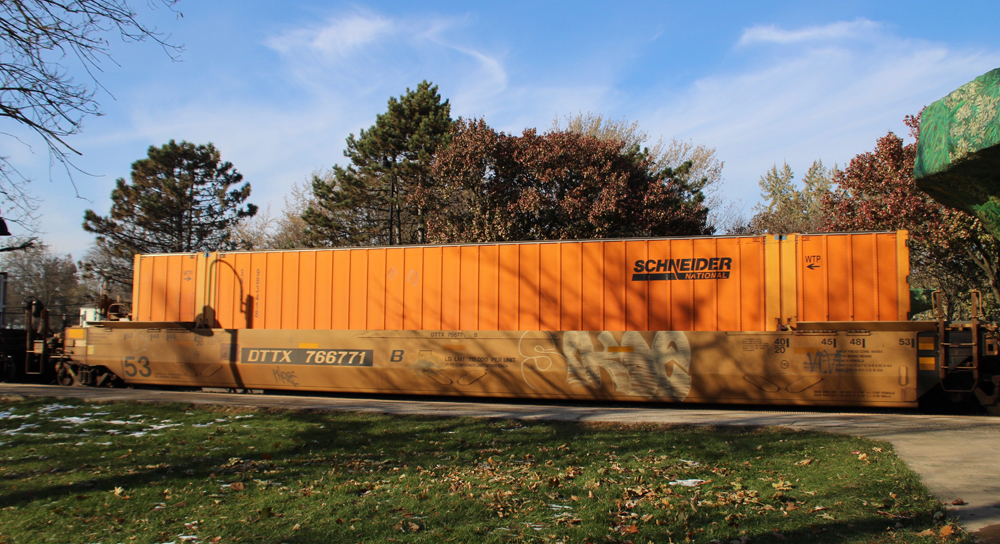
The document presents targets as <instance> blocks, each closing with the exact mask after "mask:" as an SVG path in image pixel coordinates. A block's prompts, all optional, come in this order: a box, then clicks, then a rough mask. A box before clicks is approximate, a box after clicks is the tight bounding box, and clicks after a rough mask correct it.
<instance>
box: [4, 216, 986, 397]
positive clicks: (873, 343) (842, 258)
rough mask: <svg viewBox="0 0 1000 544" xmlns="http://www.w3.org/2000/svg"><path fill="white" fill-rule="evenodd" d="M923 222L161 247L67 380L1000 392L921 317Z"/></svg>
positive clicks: (770, 392) (67, 341)
mask: <svg viewBox="0 0 1000 544" xmlns="http://www.w3.org/2000/svg"><path fill="white" fill-rule="evenodd" d="M907 238H908V235H907V233H906V232H905V231H899V232H884V233H849V234H823V235H786V236H744V237H694V238H659V239H641V240H636V239H629V240H600V241H571V242H565V241H560V242H521V243H497V244H467V245H446V246H418V247H390V248H384V247H383V248H345V249H319V250H290V251H265V252H220V253H191V254H174V255H140V256H137V257H136V262H135V278H134V285H135V290H134V293H133V307H132V308H131V316H130V317H131V320H128V321H125V320H104V321H95V322H89V323H86V324H85V326H80V327H70V328H67V329H65V330H64V331H61V332H59V333H58V334H55V335H52V336H51V337H46V336H47V335H45V334H43V332H42V331H44V329H45V328H46V325H45V315H44V312H42V313H41V315H40V317H38V318H34V317H33V316H32V315H30V313H29V315H28V316H27V318H26V319H27V322H28V324H29V329H30V330H31V331H38V332H29V333H28V334H27V338H26V339H25V342H26V345H27V353H25V354H24V357H23V359H21V360H15V359H13V358H11V359H8V365H11V366H16V367H17V368H16V370H15V371H10V370H8V372H7V374H8V375H18V376H22V377H24V376H29V377H30V376H33V375H34V376H38V377H40V378H47V379H55V380H56V381H57V382H58V383H60V384H63V385H89V386H125V385H127V386H167V387H184V388H199V387H213V388H229V389H234V390H248V389H265V390H279V391H303V392H333V393H337V392H341V393H343V392H359V393H387V394H411V395H445V396H463V397H509V398H537V399H573V400H591V399H592V400H614V401H641V402H688V403H692V402H702V403H737V404H770V405H811V406H867V407H897V408H898V407H904V408H905V407H917V406H919V405H920V404H921V402H922V401H926V400H927V399H931V398H934V399H938V400H940V399H942V398H944V399H951V400H953V401H968V400H976V401H978V402H979V403H981V404H982V405H983V406H984V407H986V409H987V410H988V411H990V412H992V413H998V406H1000V371H998V370H1000V340H998V339H1000V334H998V330H997V327H996V325H994V324H987V323H982V322H980V321H979V319H977V313H978V310H977V309H978V306H979V304H978V302H979V301H978V297H975V296H974V298H973V301H972V307H973V314H972V315H973V318H972V319H971V320H970V321H965V322H947V321H945V319H944V318H943V312H941V311H940V310H941V301H940V299H939V298H938V297H935V301H936V307H937V310H938V311H937V316H938V318H937V319H936V320H934V321H909V320H907V317H908V313H909V310H910V298H909V284H908V281H907V280H908V274H909V254H908V250H907V243H906V242H907Z"/></svg>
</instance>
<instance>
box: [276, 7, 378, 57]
mask: <svg viewBox="0 0 1000 544" xmlns="http://www.w3.org/2000/svg"><path fill="white" fill-rule="evenodd" d="M393 27H394V25H393V22H392V21H390V20H388V19H386V18H384V17H381V16H377V15H352V16H349V17H344V18H340V19H330V20H328V21H327V22H326V24H324V25H322V26H319V27H313V28H299V29H295V30H291V31H288V32H285V33H283V34H281V35H278V36H272V37H271V38H268V39H267V40H266V41H265V42H264V43H265V45H267V46H268V47H270V48H272V49H274V50H275V51H278V52H280V53H283V54H295V53H297V52H300V51H301V50H303V49H304V50H308V51H309V52H311V53H313V54H315V55H318V56H320V57H321V58H324V59H326V60H328V61H337V60H340V59H343V58H345V57H347V56H348V55H350V54H352V53H354V52H355V51H356V50H357V49H359V48H361V47H362V46H365V45H368V44H371V43H373V42H375V41H376V40H378V39H379V38H383V37H385V36H388V35H390V34H391V33H392V31H393Z"/></svg>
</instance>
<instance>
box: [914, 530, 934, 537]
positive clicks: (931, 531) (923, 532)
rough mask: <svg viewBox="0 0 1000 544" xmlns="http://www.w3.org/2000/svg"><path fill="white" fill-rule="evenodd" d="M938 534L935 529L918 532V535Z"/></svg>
mask: <svg viewBox="0 0 1000 544" xmlns="http://www.w3.org/2000/svg"><path fill="white" fill-rule="evenodd" d="M936 534H937V531H935V530H934V529H927V530H926V531H922V532H919V533H917V536H934V535H936Z"/></svg>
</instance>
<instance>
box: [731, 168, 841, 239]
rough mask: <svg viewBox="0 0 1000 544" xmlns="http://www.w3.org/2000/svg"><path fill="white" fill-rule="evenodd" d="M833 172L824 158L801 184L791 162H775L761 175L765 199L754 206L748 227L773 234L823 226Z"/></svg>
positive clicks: (816, 230) (762, 196)
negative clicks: (825, 204) (824, 164)
mask: <svg viewBox="0 0 1000 544" xmlns="http://www.w3.org/2000/svg"><path fill="white" fill-rule="evenodd" d="M836 171H837V170H836V168H834V172H836ZM830 176H831V172H830V171H829V170H827V168H826V167H825V166H823V162H822V161H816V162H814V163H813V164H812V166H810V167H809V171H808V172H806V175H805V177H804V178H803V179H802V184H803V187H802V188H799V187H797V186H796V184H795V183H794V181H793V180H794V179H795V175H794V174H793V173H792V169H791V167H789V166H788V163H784V164H783V165H782V167H781V168H778V165H774V166H772V167H771V169H770V170H768V171H767V173H766V174H764V175H763V176H761V178H760V181H759V184H760V189H761V198H762V199H763V203H762V204H759V205H758V206H757V207H756V208H755V210H754V211H755V212H756V213H755V214H754V216H753V217H752V218H751V219H750V225H749V230H750V231H751V232H757V233H771V234H788V233H793V232H819V231H822V230H824V229H825V227H826V218H825V212H824V210H823V198H825V197H826V195H828V194H829V193H830V190H831V189H832V182H831V177H830Z"/></svg>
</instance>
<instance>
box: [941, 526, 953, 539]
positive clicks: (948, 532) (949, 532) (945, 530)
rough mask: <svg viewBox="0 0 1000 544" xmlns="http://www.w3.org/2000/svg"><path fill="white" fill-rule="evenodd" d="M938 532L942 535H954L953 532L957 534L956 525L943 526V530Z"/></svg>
mask: <svg viewBox="0 0 1000 544" xmlns="http://www.w3.org/2000/svg"><path fill="white" fill-rule="evenodd" d="M938 534H940V535H941V536H950V535H953V534H955V526H954V525H945V526H944V527H942V528H941V532H940V533H938Z"/></svg>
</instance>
